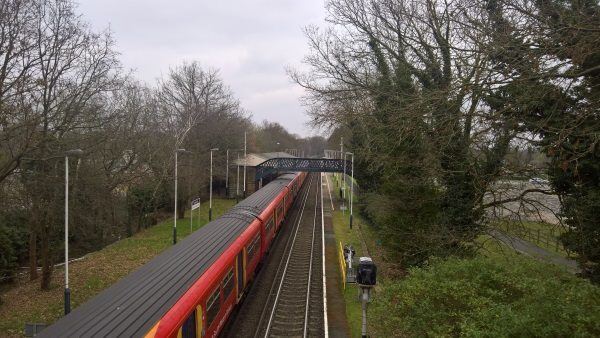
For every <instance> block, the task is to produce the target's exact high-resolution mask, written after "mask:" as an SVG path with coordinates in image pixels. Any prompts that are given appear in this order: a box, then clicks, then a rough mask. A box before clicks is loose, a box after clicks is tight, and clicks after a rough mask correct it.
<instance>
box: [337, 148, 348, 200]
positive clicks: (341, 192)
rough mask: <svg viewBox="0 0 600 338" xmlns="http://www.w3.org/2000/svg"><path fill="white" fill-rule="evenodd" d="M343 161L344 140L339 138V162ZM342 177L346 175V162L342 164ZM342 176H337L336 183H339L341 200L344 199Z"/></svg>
mask: <svg viewBox="0 0 600 338" xmlns="http://www.w3.org/2000/svg"><path fill="white" fill-rule="evenodd" d="M343 159H344V138H343V137H341V138H340V160H343ZM342 175H346V162H344V173H343V174H342ZM342 175H339V176H338V182H339V183H340V196H342V200H343V199H344V198H345V197H346V195H344V192H343V191H344V190H343V186H342V177H343V176H342Z"/></svg>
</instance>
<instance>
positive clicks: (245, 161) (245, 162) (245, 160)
mask: <svg viewBox="0 0 600 338" xmlns="http://www.w3.org/2000/svg"><path fill="white" fill-rule="evenodd" d="M247 161H248V160H247V158H246V132H244V198H246V164H247Z"/></svg>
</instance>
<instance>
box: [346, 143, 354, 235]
mask: <svg viewBox="0 0 600 338" xmlns="http://www.w3.org/2000/svg"><path fill="white" fill-rule="evenodd" d="M346 154H348V155H351V156H352V169H351V170H352V174H351V177H350V229H352V200H353V199H354V153H351V152H349V151H347V152H346Z"/></svg>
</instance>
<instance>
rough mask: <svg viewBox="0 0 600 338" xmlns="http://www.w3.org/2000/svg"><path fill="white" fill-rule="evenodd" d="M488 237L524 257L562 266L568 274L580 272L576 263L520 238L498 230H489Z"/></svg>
mask: <svg viewBox="0 0 600 338" xmlns="http://www.w3.org/2000/svg"><path fill="white" fill-rule="evenodd" d="M488 233H489V235H490V236H492V237H494V238H495V239H497V240H499V241H500V242H502V243H504V244H506V245H507V246H509V247H511V248H513V249H514V250H515V251H517V252H520V253H522V254H525V255H529V256H532V257H534V258H537V259H541V260H544V261H547V262H550V263H553V264H557V265H562V266H564V267H566V268H567V269H568V270H569V271H570V272H573V273H577V272H579V271H580V269H579V267H578V266H577V262H576V261H574V260H572V259H568V258H565V257H562V256H560V255H558V254H556V253H553V252H550V251H548V250H546V249H543V248H540V247H539V246H537V245H535V244H532V243H530V242H528V241H525V240H523V239H521V238H518V237H515V236H513V235H510V234H508V233H506V232H504V231H502V230H499V229H494V228H492V229H490V230H488Z"/></svg>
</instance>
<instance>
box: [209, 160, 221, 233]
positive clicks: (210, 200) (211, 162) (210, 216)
mask: <svg viewBox="0 0 600 338" xmlns="http://www.w3.org/2000/svg"><path fill="white" fill-rule="evenodd" d="M217 150H219V148H212V149H211V150H210V191H209V192H208V196H209V199H208V221H209V222H210V221H212V190H213V188H212V181H213V151H217Z"/></svg>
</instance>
